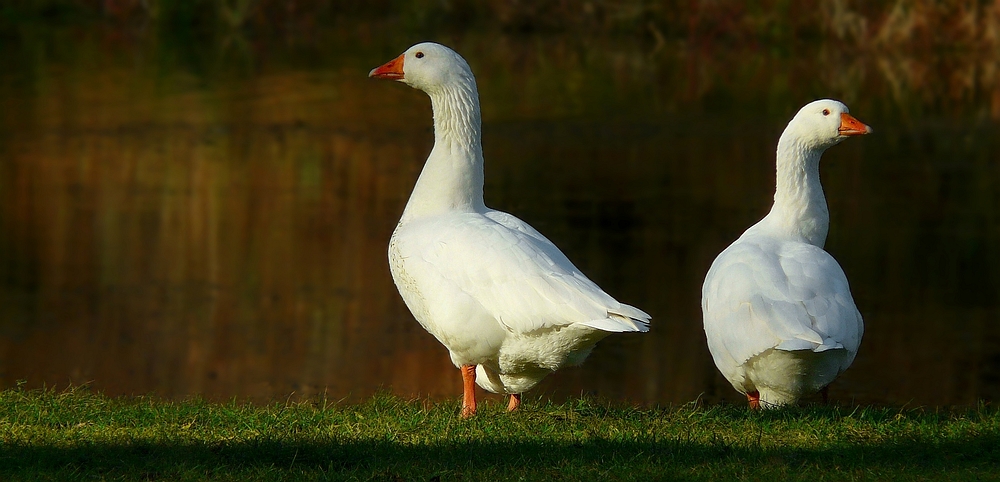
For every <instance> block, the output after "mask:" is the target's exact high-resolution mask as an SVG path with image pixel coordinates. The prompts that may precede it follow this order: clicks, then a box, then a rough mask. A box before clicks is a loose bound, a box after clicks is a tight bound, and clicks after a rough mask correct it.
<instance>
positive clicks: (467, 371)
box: [462, 365, 476, 418]
mask: <svg viewBox="0 0 1000 482" xmlns="http://www.w3.org/2000/svg"><path fill="white" fill-rule="evenodd" d="M462 382H463V384H464V386H465V392H464V393H463V395H462V418H469V417H471V416H473V415H475V414H476V366H475V365H462Z"/></svg>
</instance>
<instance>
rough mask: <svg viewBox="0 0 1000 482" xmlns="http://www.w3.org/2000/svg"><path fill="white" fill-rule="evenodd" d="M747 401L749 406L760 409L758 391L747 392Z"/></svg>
mask: <svg viewBox="0 0 1000 482" xmlns="http://www.w3.org/2000/svg"><path fill="white" fill-rule="evenodd" d="M747 402H749V403H750V408H752V409H754V410H758V409H760V392H758V391H752V392H747Z"/></svg>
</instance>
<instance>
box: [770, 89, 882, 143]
mask: <svg viewBox="0 0 1000 482" xmlns="http://www.w3.org/2000/svg"><path fill="white" fill-rule="evenodd" d="M871 132H872V128H871V127H868V126H867V125H865V124H863V123H862V122H861V121H859V120H857V119H855V118H854V117H853V116H852V115H851V114H849V113H848V110H847V106H846V105H844V104H843V103H841V102H838V101H836V100H832V99H822V100H817V101H814V102H810V103H808V104H806V105H805V106H804V107H802V108H801V109H799V112H798V113H797V114H795V117H793V118H792V120H791V121H789V122H788V127H786V128H785V132H784V133H783V134H782V137H786V138H788V139H789V140H792V139H794V142H795V143H796V144H799V145H801V146H803V147H806V148H809V149H816V150H820V151H822V150H826V149H827V148H829V147H832V146H835V145H837V144H839V143H840V142H841V141H843V140H844V139H847V138H848V137H853V136H861V135H865V134H870V133H871Z"/></svg>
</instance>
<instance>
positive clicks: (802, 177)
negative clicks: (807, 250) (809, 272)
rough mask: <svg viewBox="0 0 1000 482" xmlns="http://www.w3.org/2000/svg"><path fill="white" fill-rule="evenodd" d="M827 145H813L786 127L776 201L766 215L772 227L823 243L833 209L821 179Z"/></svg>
mask: <svg viewBox="0 0 1000 482" xmlns="http://www.w3.org/2000/svg"><path fill="white" fill-rule="evenodd" d="M825 150H826V148H825V147H822V148H820V147H815V146H809V145H807V144H805V143H804V142H802V141H801V138H800V137H799V136H796V135H794V133H792V132H790V131H789V130H787V129H786V131H785V132H784V133H783V134H782V135H781V139H779V140H778V152H777V162H776V163H775V164H776V167H777V169H776V170H777V176H776V182H775V191H774V205H773V206H772V207H771V212H770V213H768V215H767V217H766V218H765V219H766V220H767V221H768V225H769V226H770V229H772V230H774V231H776V232H778V233H780V234H785V235H788V236H791V237H799V238H802V239H803V240H805V241H806V242H808V243H809V244H813V245H815V246H819V247H823V245H824V244H825V243H826V235H827V233H828V232H829V229H830V211H829V209H828V208H827V205H826V196H824V194H823V186H822V185H821V184H820V180H819V160H820V157H822V156H823V151H825Z"/></svg>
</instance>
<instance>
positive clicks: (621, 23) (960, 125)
mask: <svg viewBox="0 0 1000 482" xmlns="http://www.w3.org/2000/svg"><path fill="white" fill-rule="evenodd" d="M423 40H434V41H438V42H441V43H444V44H447V45H449V46H451V47H453V48H455V49H456V50H457V51H458V52H460V53H461V54H462V55H463V56H464V57H465V58H466V59H467V60H468V61H469V64H470V65H471V66H472V68H473V71H474V72H475V74H476V76H477V79H478V82H479V92H480V95H481V99H482V104H483V107H482V112H483V117H484V119H483V122H484V125H483V129H484V150H485V158H486V202H487V204H488V205H490V206H491V207H493V208H496V209H501V210H504V211H508V212H511V213H513V214H515V215H517V216H519V217H521V218H522V219H524V220H526V221H528V222H529V223H531V224H532V225H534V226H535V227H536V228H537V229H539V230H540V231H541V232H542V233H544V234H545V235H546V236H548V237H549V238H550V239H551V240H552V241H553V242H555V243H556V244H557V245H559V246H560V247H561V248H562V249H563V250H564V251H565V252H566V254H567V255H568V256H569V257H570V259H572V260H574V262H575V263H576V264H577V266H579V267H580V268H581V269H582V270H583V271H584V272H585V273H587V274H588V276H590V277H591V278H592V279H593V280H595V281H596V282H597V283H598V284H600V285H601V286H602V287H603V288H604V289H605V290H606V291H608V292H609V293H611V294H612V295H613V296H615V297H616V298H618V299H619V300H621V301H622V302H625V303H629V304H633V305H635V306H638V307H641V308H642V309H644V310H646V311H648V312H649V313H651V314H652V315H653V317H654V320H653V322H654V324H653V329H652V331H651V332H650V333H648V334H644V335H639V334H635V335H616V336H612V337H609V338H607V339H606V340H604V341H603V342H602V343H601V344H600V345H599V346H598V348H597V349H596V350H595V352H594V353H593V355H592V356H591V357H590V358H589V360H588V361H587V362H586V363H585V364H584V365H583V366H582V367H580V368H573V369H566V370H563V371H561V372H558V373H556V374H555V375H553V376H550V377H549V378H548V379H546V381H545V382H543V383H542V384H541V385H540V386H539V387H538V388H536V389H535V390H534V391H532V392H529V394H528V395H527V396H526V400H532V399H536V398H537V397H543V398H552V399H556V400H562V399H566V398H568V397H575V396H580V395H581V394H586V395H592V396H598V397H602V398H607V399H611V400H620V401H624V402H628V403H635V404H642V405H654V404H676V403H684V402H689V401H692V400H696V399H699V398H700V399H702V400H705V401H709V402H717V401H720V400H732V401H739V400H740V397H739V395H738V394H737V393H736V392H735V391H734V390H733V389H732V388H731V387H730V386H729V384H728V383H727V382H725V380H724V379H722V377H721V376H720V375H718V374H717V372H716V369H715V367H714V365H713V364H712V360H711V357H710V355H709V353H708V349H707V347H706V345H705V341H704V334H703V331H702V326H701V312H700V306H699V303H700V289H701V283H702V280H703V279H704V275H705V273H706V271H707V270H708V267H709V265H710V264H711V262H712V260H713V259H714V257H715V256H716V254H718V253H719V252H720V251H721V250H722V249H723V248H725V247H726V246H727V245H728V244H729V243H730V242H732V241H733V240H734V239H735V238H736V237H737V236H739V235H740V234H741V233H742V232H743V230H745V229H746V228H747V227H748V226H750V225H751V224H753V223H754V222H756V221H757V220H758V219H760V218H761V217H762V216H763V215H764V214H766V212H767V211H768V209H769V208H770V203H771V196H772V194H773V189H774V148H775V145H776V142H777V138H778V135H779V134H780V132H781V131H782V129H783V128H784V126H785V124H786V123H787V121H788V119H790V118H791V116H792V115H793V114H794V113H795V112H796V111H797V110H798V109H799V107H801V106H802V105H803V104H805V103H807V102H809V101H812V100H814V99H817V98H823V97H833V98H837V99H840V100H842V101H844V102H845V103H846V104H847V105H848V106H849V107H850V108H851V112H852V114H854V115H855V116H856V117H857V118H858V119H860V120H862V121H863V122H865V123H868V124H870V125H871V126H872V127H873V128H874V134H873V135H871V136H866V137H864V138H860V139H852V140H850V141H848V142H845V143H844V144H842V145H840V146H838V147H836V148H834V149H831V150H830V151H829V152H828V153H827V154H826V156H825V157H824V161H823V164H822V170H823V184H824V188H825V191H826V193H827V198H828V202H829V205H830V211H831V229H830V235H829V238H828V241H827V245H826V247H827V249H828V250H829V251H830V252H831V253H832V254H833V255H834V256H835V257H836V258H837V259H838V260H839V261H840V263H841V265H842V266H843V267H844V270H845V271H846V273H847V275H848V278H849V279H850V281H851V287H852V290H853V292H854V296H855V299H856V301H857V304H858V307H859V308H860V310H861V312H862V314H863V315H864V317H865V322H866V333H865V338H864V341H863V343H862V346H861V350H860V353H859V355H858V357H857V360H856V361H855V363H854V366H853V367H852V368H851V369H850V370H849V371H848V372H847V373H845V374H844V375H843V376H842V377H841V378H840V379H839V380H838V381H836V382H835V383H834V385H833V386H832V387H831V398H832V399H833V400H834V401H836V402H840V403H851V402H857V403H879V404H891V405H904V404H908V405H910V406H919V405H952V404H972V403H976V402H977V401H979V400H993V399H996V398H997V397H1000V323H998V321H1000V317H998V315H1000V307H998V291H1000V288H998V286H1000V285H998V283H1000V255H998V248H1000V243H998V240H1000V219H998V217H1000V210H998V208H1000V196H998V193H997V185H998V181H1000V167H998V162H997V161H998V154H1000V146H998V140H997V139H998V134H1000V130H998V128H1000V2H998V1H958V2H937V1H920V0H914V1H904V0H898V1H886V2H874V1H847V0H817V1H813V2H792V1H787V0H771V1H766V0H765V1H751V2H740V1H725V0H722V1H686V2H681V1H667V2H651V1H641V0H622V1H618V2H614V1H602V0H592V1H588V2H571V1H561V0H543V1H528V0H487V1H473V0H371V1H367V2H353V1H335V0H189V1H167V0H6V1H4V2H3V4H2V5H0V103H2V108H0V387H10V386H14V385H15V384H17V383H19V381H20V383H24V384H25V385H26V386H29V387H39V386H50V387H53V386H54V387H64V386H66V385H69V384H74V385H75V384H89V385H90V386H91V387H93V388H94V389H97V390H100V391H103V392H105V393H107V394H109V395H122V394H125V395H131V394H156V395H159V396H164V397H171V398H186V397H191V396H201V397H205V398H207V399H212V400H221V399H230V398H237V399H240V400H250V401H254V402H261V403H263V402H269V401H273V400H280V401H283V400H286V399H289V398H291V399H301V398H306V397H314V396H318V395H323V394H325V395H326V396H328V397H330V398H335V399H345V400H347V401H352V400H360V399H363V398H365V397H368V396H370V395H371V394H372V393H374V392H376V391H378V390H387V391H390V392H392V393H395V394H398V395H401V396H405V397H431V398H435V399H444V398H457V397H458V396H459V395H460V392H461V379H460V375H459V372H458V370H456V369H455V368H454V367H453V366H452V365H451V362H450V360H449V358H448V355H447V352H446V350H445V349H444V348H443V347H442V346H441V345H439V344H438V343H437V342H436V341H435V340H434V339H433V338H432V337H431V336H430V335H429V334H427V333H426V332H425V331H424V330H423V329H421V328H420V326H419V325H418V324H417V323H416V322H415V321H414V320H413V318H412V317H411V315H410V314H409V312H408V311H407V310H406V307H405V306H404V305H403V303H402V301H401V299H400V298H399V296H398V294H397V293H396V289H395V287H394V286H393V284H392V281H391V279H390V276H389V271H388V266H387V260H386V245H387V242H388V239H389V235H390V233H391V232H392V230H393V228H394V227H395V225H396V222H397V220H398V218H399V215H400V214H401V212H402V209H403V205H404V203H405V202H406V199H407V197H408V196H409V192H410V189H411V188H412V186H413V184H414V182H415V180H416V178H417V175H418V174H419V171H420V169H421V167H422V165H423V161H424V159H425V158H426V155H427V153H428V152H429V150H430V147H431V144H432V131H431V111H430V103H429V101H428V99H427V97H426V96H425V95H424V94H423V93H421V92H418V91H415V90H412V89H410V88H408V87H406V86H404V85H399V84H394V83H390V82H384V81H372V80H369V79H367V73H368V71H369V70H370V69H371V68H373V67H376V66H378V65H380V64H382V63H383V62H385V61H388V60H390V59H392V58H394V57H395V56H397V55H398V54H399V53H400V52H402V51H403V50H405V49H406V48H407V47H409V46H410V45H412V44H414V43H416V42H419V41H423Z"/></svg>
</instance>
